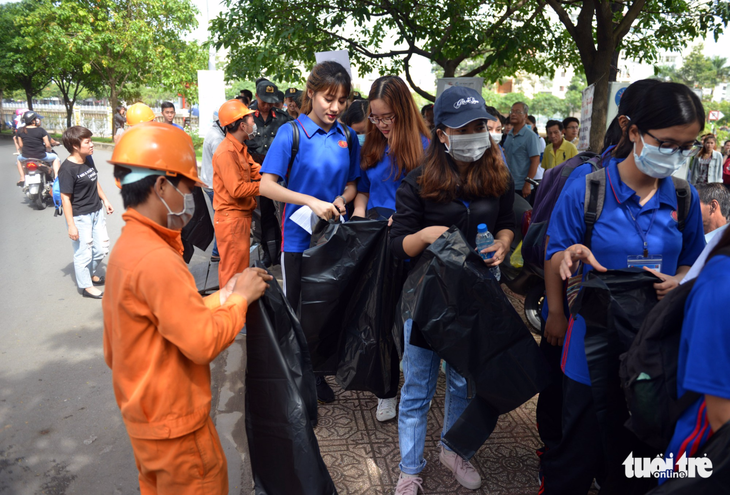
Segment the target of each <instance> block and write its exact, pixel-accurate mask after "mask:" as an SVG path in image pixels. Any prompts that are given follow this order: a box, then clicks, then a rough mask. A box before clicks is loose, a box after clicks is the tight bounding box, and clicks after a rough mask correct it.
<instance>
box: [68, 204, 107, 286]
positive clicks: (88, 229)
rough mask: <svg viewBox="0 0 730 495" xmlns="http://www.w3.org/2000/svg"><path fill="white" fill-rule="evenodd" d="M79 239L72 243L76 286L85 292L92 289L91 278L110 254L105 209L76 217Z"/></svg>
mask: <svg viewBox="0 0 730 495" xmlns="http://www.w3.org/2000/svg"><path fill="white" fill-rule="evenodd" d="M74 224H75V225H76V228H77V229H78V231H79V239H78V240H77V241H71V244H72V245H73V248H74V272H75V273H76V285H77V286H78V287H79V289H81V290H83V289H86V288H89V287H91V286H92V285H93V284H92V283H91V277H92V276H93V275H94V272H95V271H96V268H97V267H98V266H99V263H100V262H101V260H103V259H104V257H105V256H106V255H107V254H109V234H108V233H107V231H106V219H105V218H104V208H99V210H98V211H95V212H94V213H89V214H87V215H78V216H74Z"/></svg>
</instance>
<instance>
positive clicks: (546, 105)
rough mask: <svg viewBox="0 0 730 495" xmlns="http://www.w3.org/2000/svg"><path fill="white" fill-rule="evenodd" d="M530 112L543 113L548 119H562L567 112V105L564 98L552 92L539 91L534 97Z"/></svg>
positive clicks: (534, 113)
mask: <svg viewBox="0 0 730 495" xmlns="http://www.w3.org/2000/svg"><path fill="white" fill-rule="evenodd" d="M530 113H531V114H533V115H542V116H544V117H547V118H548V119H551V118H553V117H559V118H560V120H562V119H563V117H564V116H565V115H566V113H567V105H566V102H565V99H563V98H558V97H557V96H555V95H553V94H550V93H538V94H536V95H535V97H534V98H533V99H532V106H530Z"/></svg>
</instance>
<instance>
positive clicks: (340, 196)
mask: <svg viewBox="0 0 730 495" xmlns="http://www.w3.org/2000/svg"><path fill="white" fill-rule="evenodd" d="M337 198H341V199H342V204H343V205H346V204H347V200H345V197H344V196H343V195H341V194H340V195H338V196H335V201H337ZM335 201H333V203H334V202H335Z"/></svg>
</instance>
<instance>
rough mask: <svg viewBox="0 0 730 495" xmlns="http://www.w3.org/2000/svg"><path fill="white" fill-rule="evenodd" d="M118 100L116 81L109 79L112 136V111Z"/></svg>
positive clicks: (113, 130)
mask: <svg viewBox="0 0 730 495" xmlns="http://www.w3.org/2000/svg"><path fill="white" fill-rule="evenodd" d="M118 102H119V95H118V90H117V84H116V81H114V80H112V81H109V105H111V107H112V136H111V137H112V138H113V137H114V132H115V129H114V112H115V109H116V108H117V105H118Z"/></svg>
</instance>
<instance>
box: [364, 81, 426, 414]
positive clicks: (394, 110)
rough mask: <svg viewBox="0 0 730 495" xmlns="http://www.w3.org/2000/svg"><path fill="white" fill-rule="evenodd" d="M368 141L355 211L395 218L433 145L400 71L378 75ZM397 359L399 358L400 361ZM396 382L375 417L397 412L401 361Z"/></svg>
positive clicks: (380, 399) (370, 99) (370, 98)
mask: <svg viewBox="0 0 730 495" xmlns="http://www.w3.org/2000/svg"><path fill="white" fill-rule="evenodd" d="M368 102H369V103H370V115H369V116H368V120H369V121H366V122H367V130H366V134H365V136H366V137H365V143H364V144H363V147H362V152H361V158H360V167H361V169H362V171H361V172H360V180H359V181H358V183H357V196H355V211H354V213H353V216H356V217H365V216H366V214H367V213H366V212H367V211H370V210H372V209H373V208H375V209H377V210H378V212H379V213H380V215H382V216H383V217H385V218H390V217H391V216H392V215H393V212H394V211H395V193H396V191H397V190H398V186H400V183H401V181H402V180H403V178H404V177H405V176H406V175H408V174H409V173H410V172H411V171H413V170H414V169H415V168H416V167H418V165H420V162H421V158H422V156H423V150H424V149H425V148H426V147H428V137H426V136H428V134H429V133H428V128H427V127H426V123H425V121H424V120H423V118H422V117H421V114H420V113H419V111H418V107H416V102H414V101H413V97H412V96H411V92H410V91H409V90H408V87H407V86H406V84H405V83H404V82H403V80H402V79H400V78H399V77H397V76H383V77H381V78H379V79H376V80H375V82H374V83H373V85H372V87H371V88H370V95H369V96H368ZM395 362H396V363H397V359H396V360H395ZM393 378H394V379H395V380H396V382H395V386H394V387H392V390H391V392H390V393H389V394H388V395H387V396H386V397H378V409H377V411H376V413H375V419H377V420H378V421H381V422H382V421H389V420H391V419H393V418H395V415H396V406H397V404H396V395H397V394H398V381H400V371H399V370H398V368H397V366H396V369H395V373H394V374H393Z"/></svg>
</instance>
